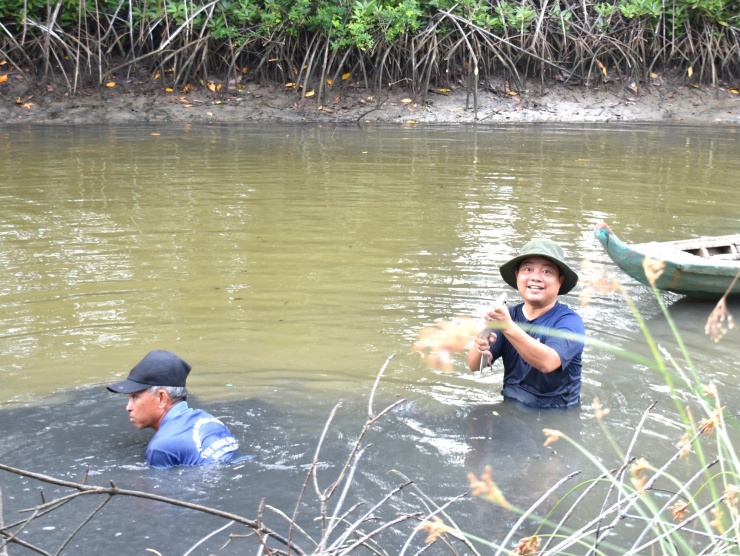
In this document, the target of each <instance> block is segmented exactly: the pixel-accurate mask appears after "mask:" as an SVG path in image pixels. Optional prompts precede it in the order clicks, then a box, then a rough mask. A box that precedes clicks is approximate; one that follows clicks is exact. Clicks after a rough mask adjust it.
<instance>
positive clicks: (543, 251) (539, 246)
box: [500, 239, 578, 295]
mask: <svg viewBox="0 0 740 556" xmlns="http://www.w3.org/2000/svg"><path fill="white" fill-rule="evenodd" d="M535 256H536V257H545V258H546V259H550V260H551V261H552V262H553V263H555V264H556V265H557V267H558V268H559V269H560V272H561V273H562V274H563V276H565V280H563V283H562V284H561V285H560V291H558V295H562V294H564V293H568V292H569V291H570V290H572V289H573V288H574V287H575V286H576V284H577V283H578V274H576V273H575V272H573V270H572V269H571V268H570V267H569V266H568V265H567V264H566V263H565V261H564V260H563V259H564V258H565V255H564V254H563V249H562V248H561V247H560V246H559V245H558V244H557V243H555V242H554V241H552V240H549V239H533V240H531V241H528V242H527V243H525V244H524V247H522V250H521V251H519V254H518V255H517V256H516V257H514V258H513V259H511V260H510V261H508V262H506V263H504V264H502V265H501V269H500V270H501V277H502V278H503V279H504V281H505V282H506V283H507V284H509V285H510V286H511V287H512V288H514V289H516V270H517V269H518V268H519V263H520V262H521V261H522V260H523V259H526V258H527V257H535Z"/></svg>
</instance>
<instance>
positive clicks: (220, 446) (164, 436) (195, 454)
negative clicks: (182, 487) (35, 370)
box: [108, 350, 239, 468]
mask: <svg viewBox="0 0 740 556" xmlns="http://www.w3.org/2000/svg"><path fill="white" fill-rule="evenodd" d="M190 368H191V367H190V365H188V364H187V363H186V362H185V361H183V360H182V359H181V358H180V357H178V356H177V355H175V354H174V353H171V352H169V351H163V350H155V351H151V352H149V353H148V354H147V356H146V357H144V359H142V360H141V361H140V362H139V363H138V364H137V365H136V366H135V367H134V368H133V369H131V372H130V373H129V375H128V378H127V379H126V380H122V381H121V382H117V383H116V384H111V385H110V386H108V390H110V391H111V392H117V393H121V394H128V404H126V411H128V413H129V420H130V421H131V422H132V423H133V424H134V426H135V427H136V428H137V429H146V428H152V429H154V430H155V431H156V432H155V434H154V436H153V437H152V439H151V440H150V441H149V446H147V449H146V462H147V463H148V464H149V465H151V466H152V467H159V468H163V467H175V466H177V465H203V464H206V463H227V462H229V461H231V460H232V459H234V457H235V456H236V455H237V450H238V449H239V443H238V442H237V441H236V439H235V438H234V436H233V435H232V434H231V433H230V432H229V429H227V428H226V426H225V425H224V424H223V423H222V422H221V421H219V420H218V419H216V418H215V417H213V416H212V415H210V414H208V413H206V412H205V411H202V410H200V409H191V408H189V407H188V403H187V402H186V401H185V400H186V398H187V395H188V392H187V390H186V389H185V380H186V379H187V377H188V373H189V372H190Z"/></svg>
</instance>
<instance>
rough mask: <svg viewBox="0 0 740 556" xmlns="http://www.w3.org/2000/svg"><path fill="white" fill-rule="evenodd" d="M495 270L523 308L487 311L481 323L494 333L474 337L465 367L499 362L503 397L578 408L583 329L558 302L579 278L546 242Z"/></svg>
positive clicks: (529, 245) (529, 247) (557, 249)
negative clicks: (516, 295)
mask: <svg viewBox="0 0 740 556" xmlns="http://www.w3.org/2000/svg"><path fill="white" fill-rule="evenodd" d="M500 271H501V276H502V278H503V279H504V281H505V282H506V283H507V284H509V285H510V286H511V287H513V288H516V289H517V290H519V293H520V294H521V296H522V299H523V303H520V304H519V305H515V306H513V307H509V308H507V307H504V306H498V307H493V308H491V309H490V310H489V311H488V313H487V314H486V315H485V319H486V321H488V322H489V325H490V328H491V329H492V330H496V332H490V334H489V333H488V332H487V333H486V334H483V335H482V337H476V338H475V344H474V345H473V347H472V348H471V349H470V351H469V352H468V367H469V368H470V369H471V370H472V371H477V370H479V369H480V368H481V367H482V365H483V364H486V365H488V364H491V363H493V361H495V360H496V359H498V358H499V357H500V358H502V359H503V363H504V387H503V391H502V394H503V396H504V398H509V399H515V400H519V401H520V402H523V403H524V404H526V405H529V406H534V407H542V408H551V407H568V406H572V405H576V404H578V403H579V401H580V394H581V356H582V354H583V342H584V334H585V329H584V326H583V320H582V319H581V317H580V316H578V314H576V313H575V312H574V311H573V310H572V309H570V308H568V307H567V306H566V305H563V304H562V303H560V302H559V301H558V295H561V294H565V293H568V292H569V291H570V290H572V289H573V288H574V287H575V285H576V284H577V283H578V275H577V274H576V273H575V272H574V271H573V270H572V269H571V268H570V267H569V266H568V265H567V264H566V263H565V261H564V255H563V250H562V249H561V248H560V246H559V245H558V244H557V243H555V242H553V241H551V240H549V239H535V240H532V241H530V242H528V243H527V244H525V245H524V247H523V248H522V250H521V251H520V252H519V254H518V255H517V256H516V257H514V258H513V259H511V260H510V261H508V262H506V263H504V264H503V265H502V266H501V269H500Z"/></svg>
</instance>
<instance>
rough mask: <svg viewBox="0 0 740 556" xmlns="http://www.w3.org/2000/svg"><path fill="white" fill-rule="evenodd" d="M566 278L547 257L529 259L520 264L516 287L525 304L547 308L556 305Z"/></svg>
mask: <svg viewBox="0 0 740 556" xmlns="http://www.w3.org/2000/svg"><path fill="white" fill-rule="evenodd" d="M563 280H565V276H563V275H562V274H561V273H560V269H559V268H558V267H557V265H556V264H555V263H553V262H552V261H550V259H547V258H545V257H527V258H526V259H524V260H522V262H521V263H519V268H518V269H517V271H516V286H517V289H518V290H519V293H520V294H521V295H522V298H523V299H524V301H525V303H528V304H530V305H532V306H534V307H546V306H548V305H551V304H553V303H555V301H556V300H557V298H558V292H559V291H560V285H561V284H562V283H563Z"/></svg>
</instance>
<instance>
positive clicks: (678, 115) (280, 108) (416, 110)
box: [0, 74, 740, 125]
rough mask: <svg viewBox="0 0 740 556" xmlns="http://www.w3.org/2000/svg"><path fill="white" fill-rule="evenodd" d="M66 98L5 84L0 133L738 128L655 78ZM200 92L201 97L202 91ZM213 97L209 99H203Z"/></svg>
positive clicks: (698, 96) (262, 87)
mask: <svg viewBox="0 0 740 556" xmlns="http://www.w3.org/2000/svg"><path fill="white" fill-rule="evenodd" d="M106 85H107V86H105V85H103V86H98V87H88V88H85V89H81V90H79V91H78V92H76V93H75V94H70V93H69V92H68V90H69V88H68V87H67V86H66V84H65V83H63V82H57V83H53V82H49V83H46V84H35V85H30V84H29V83H28V82H27V81H26V80H25V79H23V78H22V76H20V75H13V74H9V75H8V79H7V80H6V81H5V82H4V83H0V118H2V120H3V121H4V122H6V124H73V125H78V124H98V123H110V124H127V123H158V122H193V123H205V122H211V123H247V122H254V123H269V122H275V123H342V124H352V123H356V124H371V123H398V124H414V123H419V124H451V123H473V122H481V123H484V124H485V123H518V122H562V123H589V122H599V123H608V122H635V123H638V122H660V123H685V124H711V125H716V124H722V125H738V124H740V95H738V94H737V92H738V91H737V89H736V88H734V87H732V86H721V87H719V88H715V87H710V86H706V85H695V84H686V83H683V82H681V81H680V80H676V79H673V80H668V79H663V78H662V77H661V76H656V77H655V78H653V79H651V81H650V83H645V84H640V85H639V86H637V85H635V84H630V85H625V84H623V83H612V84H608V85H603V84H602V85H600V86H598V87H589V86H583V85H570V84H564V83H557V82H554V83H550V84H548V85H547V86H546V87H544V88H543V87H542V86H541V84H540V83H534V82H533V83H532V84H531V85H530V86H525V87H523V88H522V89H521V90H512V89H510V88H508V87H507V86H506V85H505V84H504V83H503V82H501V83H491V84H490V86H489V87H488V88H487V89H486V90H479V92H478V102H477V110H476V109H474V104H473V97H472V95H471V96H470V97H469V98H468V95H467V91H466V89H465V88H464V87H463V86H460V87H458V88H457V89H453V88H450V89H433V90H430V91H429V92H428V94H427V95H426V97H425V98H419V97H414V96H412V95H411V93H410V92H409V90H408V89H405V88H389V89H388V90H385V91H383V92H381V93H378V94H374V93H373V92H372V91H370V90H368V89H365V88H363V87H359V86H352V84H350V85H348V86H345V87H340V88H336V89H335V90H332V91H330V92H329V93H328V94H327V93H326V91H324V95H323V99H324V100H323V102H322V103H321V104H320V103H319V101H317V100H316V97H317V96H318V94H315V95H313V96H312V97H310V98H303V99H301V97H300V96H299V95H297V94H296V92H295V91H294V90H292V89H290V88H287V87H286V86H285V85H284V84H272V85H271V84H264V83H257V82H245V83H240V84H239V85H238V87H231V88H229V87H228V86H226V85H221V84H219V83H210V84H208V83H207V84H205V85H204V86H197V87H193V88H190V89H188V90H185V91H182V90H179V91H169V90H167V89H166V88H163V87H161V86H159V87H158V86H157V83H154V84H153V83H152V82H151V80H148V79H137V78H129V79H116V80H112V81H111V82H109V83H107V84H106ZM209 85H210V87H209ZM212 89H213V90H212Z"/></svg>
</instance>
